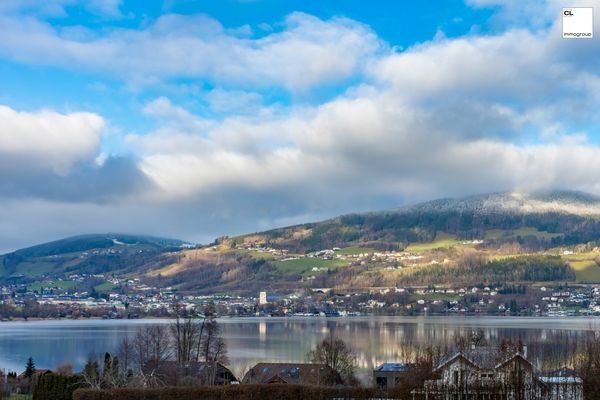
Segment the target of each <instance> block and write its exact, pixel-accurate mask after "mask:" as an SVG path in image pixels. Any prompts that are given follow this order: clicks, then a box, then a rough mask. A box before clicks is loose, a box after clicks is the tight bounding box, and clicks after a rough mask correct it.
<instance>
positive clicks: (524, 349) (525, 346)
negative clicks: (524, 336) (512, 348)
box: [523, 344, 527, 358]
mask: <svg viewBox="0 0 600 400" xmlns="http://www.w3.org/2000/svg"><path fill="white" fill-rule="evenodd" d="M523 358H527V345H526V344H524V345H523Z"/></svg>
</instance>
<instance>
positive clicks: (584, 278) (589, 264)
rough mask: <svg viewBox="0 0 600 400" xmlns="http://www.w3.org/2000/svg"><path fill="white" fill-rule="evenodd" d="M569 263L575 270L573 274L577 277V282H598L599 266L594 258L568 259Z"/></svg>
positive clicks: (599, 280) (599, 278)
mask: <svg viewBox="0 0 600 400" xmlns="http://www.w3.org/2000/svg"><path fill="white" fill-rule="evenodd" d="M569 265H570V266H571V268H573V269H574V270H575V276H576V277H577V281H578V282H582V283H598V282H600V267H599V266H598V264H596V262H595V261H594V260H580V261H570V262H569Z"/></svg>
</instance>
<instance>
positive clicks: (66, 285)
mask: <svg viewBox="0 0 600 400" xmlns="http://www.w3.org/2000/svg"><path fill="white" fill-rule="evenodd" d="M76 285H77V284H76V282H75V281H45V282H35V283H32V284H31V285H29V286H28V288H29V290H32V291H37V292H39V291H41V290H42V289H43V288H51V289H55V288H56V289H63V290H66V289H74V288H75V286H76Z"/></svg>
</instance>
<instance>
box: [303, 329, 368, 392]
mask: <svg viewBox="0 0 600 400" xmlns="http://www.w3.org/2000/svg"><path fill="white" fill-rule="evenodd" d="M307 356H308V359H309V360H310V361H311V362H313V363H316V364H325V365H327V366H329V367H331V368H333V369H334V370H336V371H337V372H339V374H340V376H341V377H342V379H343V380H344V383H346V384H356V383H357V379H356V376H355V374H354V373H355V371H356V355H355V354H354V352H353V351H352V349H350V347H348V346H347V345H346V342H344V341H343V340H342V339H340V338H336V337H334V336H333V334H332V335H331V336H329V337H328V338H327V339H324V340H323V341H322V342H321V343H319V344H317V347H315V348H314V349H313V350H311V351H310V352H309V353H308V355H307Z"/></svg>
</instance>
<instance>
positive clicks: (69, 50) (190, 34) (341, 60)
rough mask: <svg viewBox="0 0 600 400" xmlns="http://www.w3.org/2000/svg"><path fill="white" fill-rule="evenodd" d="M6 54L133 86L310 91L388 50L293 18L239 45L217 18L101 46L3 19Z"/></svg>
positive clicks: (111, 38)
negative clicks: (199, 82) (184, 80)
mask: <svg viewBox="0 0 600 400" xmlns="http://www.w3.org/2000/svg"><path fill="white" fill-rule="evenodd" d="M0 24H2V26H3V40H2V41H1V42H0V53H3V54H4V55H5V56H8V57H10V58H13V59H15V60H18V61H21V62H26V63H33V64H45V65H54V66H60V67H63V68H67V69H71V68H76V69H82V68H83V69H84V70H88V71H95V72H101V73H106V74H111V75H116V76H118V77H121V78H123V79H126V80H128V81H129V82H130V83H133V84H144V83H148V82H156V81H157V80H161V79H170V78H180V77H188V78H203V79H208V80H212V81H214V82H217V83H223V84H228V85H237V86H241V87H244V86H261V87H265V86H266V87H269V86H274V87H284V88H286V89H289V90H293V91H304V90H307V89H310V88H312V87H314V86H316V85H320V84H330V83H336V82H341V81H344V80H345V79H347V78H349V77H351V76H353V75H354V74H357V73H359V72H360V71H361V69H362V68H363V67H364V64H365V62H366V59H367V58H369V57H370V56H371V55H373V54H374V53H375V52H377V51H378V50H379V49H380V48H381V46H382V45H381V43H380V42H379V40H378V39H377V36H376V35H375V34H374V33H373V32H371V31H370V30H369V29H368V28H367V27H365V26H364V25H361V24H359V23H357V22H355V21H352V20H348V19H344V18H334V19H331V20H328V21H323V20H321V19H319V18H316V17H313V16H310V15H306V14H302V13H293V14H291V15H289V16H288V17H287V18H286V19H285V22H284V25H283V30H282V31H279V32H273V33H270V34H268V35H266V36H264V37H261V38H258V39H249V38H244V37H239V35H238V34H237V33H233V34H232V33H230V32H228V31H226V30H225V29H224V28H223V27H222V26H221V24H220V23H219V22H218V21H216V20H214V19H211V18H209V17H206V16H201V15H195V16H183V15H165V16H161V17H160V18H159V19H158V20H157V21H155V22H154V23H153V24H152V25H150V26H149V27H147V28H145V29H140V30H134V29H115V30H113V31H112V32H109V33H107V34H105V35H104V36H100V37H98V38H95V39H86V40H83V39H82V40H78V39H77V36H73V35H71V34H69V35H62V36H61V34H60V33H58V32H56V31H55V30H54V29H53V28H51V27H50V26H49V25H46V24H44V23H42V22H40V21H38V20H34V19H29V20H24V19H23V18H20V19H14V18H10V17H6V16H5V17H3V19H2V20H0Z"/></svg>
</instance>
